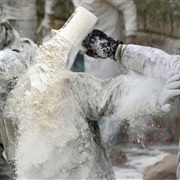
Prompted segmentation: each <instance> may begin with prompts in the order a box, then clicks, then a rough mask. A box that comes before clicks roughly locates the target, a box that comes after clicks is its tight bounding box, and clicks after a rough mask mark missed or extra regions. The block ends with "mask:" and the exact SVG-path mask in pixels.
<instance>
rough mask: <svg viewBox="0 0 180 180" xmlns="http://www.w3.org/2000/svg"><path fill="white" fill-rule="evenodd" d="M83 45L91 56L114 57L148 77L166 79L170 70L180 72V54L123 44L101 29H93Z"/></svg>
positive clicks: (176, 73) (128, 67)
mask: <svg viewBox="0 0 180 180" xmlns="http://www.w3.org/2000/svg"><path fill="white" fill-rule="evenodd" d="M83 46H84V47H85V48H86V49H87V52H86V54H87V55H89V56H92V57H95V58H107V57H109V58H112V59H114V60H115V61H119V62H120V63H122V64H123V65H124V66H125V67H126V68H127V69H129V70H133V71H135V72H138V73H140V74H143V75H145V76H148V77H152V78H160V79H163V80H166V79H167V78H168V77H167V75H168V74H169V73H170V72H173V73H174V75H178V74H180V56H178V55H169V54H167V53H165V52H164V51H162V50H160V49H156V48H151V47H147V46H139V45H123V43H122V42H120V41H115V40H113V39H112V38H111V37H108V36H107V35H106V34H104V33H103V32H101V31H99V30H93V31H92V33H90V34H89V35H88V36H87V38H86V39H85V40H84V42H83Z"/></svg>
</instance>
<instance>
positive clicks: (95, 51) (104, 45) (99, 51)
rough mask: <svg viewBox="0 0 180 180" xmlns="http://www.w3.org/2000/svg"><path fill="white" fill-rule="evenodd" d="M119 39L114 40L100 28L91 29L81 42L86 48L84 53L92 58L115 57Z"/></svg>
mask: <svg viewBox="0 0 180 180" xmlns="http://www.w3.org/2000/svg"><path fill="white" fill-rule="evenodd" d="M119 44H122V42H120V41H115V40H114V39H112V38H111V37H109V36H107V35H106V34H105V33H103V32H102V31H100V30H97V29H95V30H93V31H92V32H91V33H90V34H89V35H88V36H87V37H86V38H85V39H84V41H83V42H82V45H83V46H84V47H85V48H86V49H87V52H86V54H87V55H88V56H91V57H94V58H112V59H114V58H115V52H116V49H117V47H118V45H119Z"/></svg>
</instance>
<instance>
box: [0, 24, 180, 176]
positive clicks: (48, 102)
mask: <svg viewBox="0 0 180 180" xmlns="http://www.w3.org/2000/svg"><path fill="white" fill-rule="evenodd" d="M2 22H3V23H2V29H5V30H6V31H8V30H10V31H9V32H11V33H12V35H13V34H17V33H15V30H14V29H13V27H12V26H10V24H9V23H8V22H7V21H2ZM5 22H6V23H5ZM5 24H9V26H7V25H6V26H5ZM4 26H5V27H4ZM7 27H9V28H7ZM11 37H14V36H10V43H9V44H10V45H9V47H8V46H7V48H6V47H4V50H2V51H0V53H2V56H1V58H0V65H1V66H0V67H1V68H0V72H1V74H0V78H1V80H0V83H2V86H1V96H2V97H1V100H2V101H1V103H2V109H1V123H2V126H1V134H2V135H1V136H2V144H3V145H4V147H5V154H6V158H7V161H8V162H11V161H13V160H15V161H16V162H15V166H16V167H15V169H16V170H17V172H16V173H17V177H18V178H19V179H56V178H60V179H115V175H114V172H113V169H112V165H111V160H110V157H109V155H108V152H107V150H106V147H105V145H104V143H103V141H102V139H101V135H100V131H99V126H98V121H99V120H100V119H101V117H102V116H112V117H115V118H114V119H117V118H119V119H124V118H126V119H132V118H133V117H135V116H142V115H147V114H157V113H163V112H168V111H170V107H171V104H170V100H173V99H174V98H175V97H176V96H178V95H180V89H179V87H180V76H179V74H178V70H179V69H178V67H179V66H178V64H179V62H180V61H179V56H173V55H172V56H170V55H168V54H166V53H165V52H162V51H160V50H158V49H152V48H150V47H143V46H137V45H127V46H126V45H122V43H120V42H119V41H115V40H113V39H112V38H110V37H107V36H106V35H105V34H104V33H102V32H101V31H98V30H94V31H93V32H92V34H90V35H89V36H87V38H86V39H85V40H84V42H83V45H84V47H85V48H86V49H87V50H88V51H87V55H90V56H93V57H101V58H107V57H109V58H111V59H115V60H116V61H119V62H120V63H122V64H123V65H124V66H125V67H126V68H128V69H129V70H131V72H129V73H128V75H124V76H123V75H121V76H119V77H117V78H115V79H112V80H105V81H103V80H98V79H96V78H94V77H92V76H90V75H88V74H85V73H74V72H70V71H67V70H65V69H63V70H62V69H60V64H59V63H61V60H62V61H63V60H64V58H67V59H68V53H69V50H70V46H69V43H68V42H66V41H65V43H64V44H63V43H61V42H64V40H63V38H60V41H59V42H58V43H59V45H58V44H56V43H55V42H53V43H52V44H50V45H52V46H54V51H57V53H59V54H60V53H62V52H66V54H63V53H62V56H59V55H57V54H55V55H54V54H53V56H49V52H50V53H54V52H52V50H51V49H50V48H49V47H51V46H43V47H44V48H43V49H42V50H47V51H48V52H47V54H45V53H43V54H42V58H41V59H40V60H41V61H40V62H38V60H37V62H36V63H34V61H35V60H36V56H35V53H36V51H38V50H37V47H36V46H35V45H34V44H33V43H29V42H30V41H25V42H26V43H27V44H26V45H27V47H29V48H30V49H31V51H30V52H29V51H25V50H26V49H23V48H24V46H17V48H15V47H16V46H14V45H15V43H14V42H19V43H20V44H21V43H22V40H20V39H19V38H11ZM23 42H24V41H23ZM19 43H17V44H19ZM5 44H8V43H5ZM47 44H48V43H47ZM48 45H49V44H48ZM58 46H59V47H58ZM12 47H13V48H12ZM25 47H26V46H25ZM46 47H47V48H46ZM57 47H58V48H57ZM19 48H20V49H19ZM21 48H22V49H21ZM66 49H67V50H66ZM68 49H69V50H68ZM43 52H46V51H43ZM154 52H156V53H155V54H154ZM29 53H30V54H29ZM60 55H61V54H60ZM47 56H48V57H47ZM157 57H158V58H157ZM48 58H50V59H48ZM51 58H53V59H51ZM60 58H61V59H60ZM162 59H163V60H162ZM49 60H51V61H49ZM172 62H174V63H172ZM33 64H34V65H33ZM37 67H40V69H38V70H43V71H38V73H44V74H42V75H46V76H39V77H40V78H42V79H41V80H42V82H43V80H44V79H45V82H43V83H44V86H43V88H44V87H45V88H44V89H46V90H44V89H43V88H42V89H41V88H39V87H40V86H38V85H39V84H37V83H34V84H33V86H31V84H29V82H31V81H32V80H34V79H33V78H35V80H36V77H37V76H35V77H34V76H33V75H36V71H34V70H36V68H37ZM172 71H173V73H172ZM33 73H35V74H33ZM24 74H25V76H24ZM132 74H133V75H132ZM37 75H39V74H37ZM29 77H30V78H29ZM39 83H41V82H40V81H39ZM46 85H47V86H46ZM27 87H30V89H27ZM27 90H28V91H27ZM26 103H27V104H26ZM17 104H18V106H17ZM129 104H131V106H130V107H129V106H128V105H129ZM27 107H29V108H31V109H27ZM11 112H12V113H11ZM41 112H42V113H41ZM119 122H120V121H119ZM116 123H118V121H116ZM16 129H19V131H18V133H19V134H18V136H17V134H16V133H14V132H15V131H17V130H16ZM4 131H5V132H4ZM114 131H115V129H114ZM31 135H32V136H31ZM13 136H16V137H13ZM14 139H18V143H20V144H18V143H17V144H15V145H14V146H13V143H16V142H15V141H14ZM35 142H37V143H35ZM35 145H36V146H35ZM16 148H17V149H16ZM15 151H16V153H15ZM27 152H28V153H27ZM37 154H38V156H37Z"/></svg>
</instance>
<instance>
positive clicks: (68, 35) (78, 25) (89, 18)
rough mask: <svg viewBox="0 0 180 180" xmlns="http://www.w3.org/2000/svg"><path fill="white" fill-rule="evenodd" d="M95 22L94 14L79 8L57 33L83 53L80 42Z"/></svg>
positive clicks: (83, 49)
mask: <svg viewBox="0 0 180 180" xmlns="http://www.w3.org/2000/svg"><path fill="white" fill-rule="evenodd" d="M96 21H97V17H96V16H95V15H94V14H92V13H91V12H89V11H88V10H87V9H85V8H83V7H81V6H79V7H78V8H77V9H76V10H75V11H74V13H73V14H72V15H71V16H70V18H69V19H68V20H67V22H66V23H65V24H64V26H63V27H62V28H61V29H60V30H59V31H60V34H61V36H62V37H64V38H65V39H67V40H68V41H69V42H71V43H72V44H73V45H75V46H77V47H78V48H79V49H80V50H82V51H84V52H85V51H86V49H85V48H84V47H83V46H82V41H83V40H84V38H85V37H86V36H87V35H88V33H90V32H91V30H92V29H93V27H94V25H95V23H96Z"/></svg>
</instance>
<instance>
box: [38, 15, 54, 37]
mask: <svg viewBox="0 0 180 180" xmlns="http://www.w3.org/2000/svg"><path fill="white" fill-rule="evenodd" d="M53 27H54V15H48V14H46V15H45V16H44V19H43V20H42V22H41V24H40V26H39V27H38V29H37V31H36V33H37V34H40V35H41V36H43V35H45V34H46V33H47V32H49V31H50V30H51V28H53Z"/></svg>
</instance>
